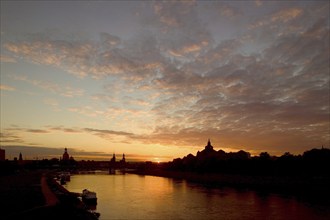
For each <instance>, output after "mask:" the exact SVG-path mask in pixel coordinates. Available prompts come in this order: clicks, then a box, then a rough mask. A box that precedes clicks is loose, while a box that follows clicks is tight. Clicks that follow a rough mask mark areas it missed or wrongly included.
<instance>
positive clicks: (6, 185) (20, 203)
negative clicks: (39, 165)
mask: <svg viewBox="0 0 330 220" xmlns="http://www.w3.org/2000/svg"><path fill="white" fill-rule="evenodd" d="M46 172H48V171H47V170H39V171H20V172H17V173H13V174H10V175H5V176H0V195H1V200H0V211H1V219H49V220H53V219H54V220H55V219H56V220H58V219H82V220H95V219H97V218H95V216H93V215H91V214H90V213H88V212H87V211H86V210H84V209H82V208H79V207H77V206H76V203H75V201H74V198H72V197H71V198H69V197H68V196H67V195H65V194H59V195H55V194H54V192H53V190H54V189H53V188H52V187H54V185H53V186H51V185H50V183H49V179H47V178H46V176H44V174H45V173H46ZM55 187H56V186H55ZM75 199H77V198H75Z"/></svg>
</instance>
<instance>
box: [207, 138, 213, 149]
mask: <svg viewBox="0 0 330 220" xmlns="http://www.w3.org/2000/svg"><path fill="white" fill-rule="evenodd" d="M205 150H207V151H213V146H212V145H211V141H210V138H209V140H208V142H207V145H206V146H205Z"/></svg>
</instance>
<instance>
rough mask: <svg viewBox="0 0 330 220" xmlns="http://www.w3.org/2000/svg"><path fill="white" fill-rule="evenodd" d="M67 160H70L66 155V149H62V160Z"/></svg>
mask: <svg viewBox="0 0 330 220" xmlns="http://www.w3.org/2000/svg"><path fill="white" fill-rule="evenodd" d="M69 159H70V156H69V154H68V149H67V148H65V149H64V153H63V157H62V160H64V161H68V160H69Z"/></svg>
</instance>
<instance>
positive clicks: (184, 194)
mask: <svg viewBox="0 0 330 220" xmlns="http://www.w3.org/2000/svg"><path fill="white" fill-rule="evenodd" d="M65 187H66V188H67V189H68V190H69V191H71V192H81V191H82V190H83V189H85V188H87V189H89V190H91V191H94V192H96V193H97V198H98V203H97V210H96V211H97V212H99V213H100V214H101V216H100V218H99V219H100V220H108V219H187V220H188V219H189V220H191V219H203V220H207V219H212V220H213V219H330V218H329V217H330V211H329V209H328V208H329V207H326V206H321V205H315V204H314V205H313V204H311V203H308V202H306V201H305V202H304V201H300V200H297V199H296V198H295V197H292V196H291V197H290V196H281V195H277V194H261V193H258V192H256V191H252V190H237V189H232V188H211V187H205V186H203V185H200V184H195V183H190V182H187V181H185V180H175V179H171V178H164V177H154V176H140V175H135V174H126V175H106V174H97V175H96V174H84V175H73V176H71V181H70V182H67V184H66V186H65Z"/></svg>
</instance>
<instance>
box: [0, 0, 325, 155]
mask: <svg viewBox="0 0 330 220" xmlns="http://www.w3.org/2000/svg"><path fill="white" fill-rule="evenodd" d="M196 4H197V5H198V4H199V2H190V1H180V2H172V1H171V2H154V5H153V7H152V9H153V11H152V13H151V15H150V14H148V15H147V17H146V18H145V20H143V19H142V22H146V20H148V22H146V23H145V24H146V27H145V28H144V29H143V30H142V31H141V32H139V33H138V34H136V35H134V36H133V37H131V38H129V39H127V40H122V39H121V38H120V37H118V36H115V35H112V34H109V33H101V34H100V38H99V40H94V41H92V40H85V41H75V40H60V39H52V38H44V37H41V36H37V35H36V36H35V37H34V38H33V39H32V40H22V41H12V42H7V43H6V44H5V45H4V48H5V49H6V50H7V52H8V53H11V54H12V55H13V56H14V57H21V58H23V59H24V60H26V61H29V62H36V63H41V64H46V65H51V66H56V67H58V68H61V69H63V70H65V71H67V72H69V73H71V74H75V75H77V76H78V77H86V76H91V77H92V78H96V79H105V80H104V84H103V85H104V87H103V93H102V92H100V93H98V94H92V95H91V98H92V100H93V101H95V102H97V101H100V102H102V104H105V105H106V107H105V108H99V109H97V108H95V107H92V105H90V106H83V107H80V106H74V107H71V108H69V109H68V110H69V111H72V112H76V113H80V114H82V115H86V116H90V117H98V116H101V117H103V118H106V119H109V118H110V119H114V118H116V117H117V116H122V118H121V117H118V118H120V119H123V120H122V122H127V121H128V120H131V121H133V120H135V121H139V120H141V117H139V115H140V116H141V115H143V118H144V119H145V121H144V123H143V125H141V124H140V125H139V126H140V127H143V126H145V124H148V123H147V122H150V121H152V122H153V123H150V124H148V126H149V128H150V129H149V131H148V132H145V133H143V134H138V135H137V134H134V133H133V132H130V131H129V130H128V128H125V129H126V130H125V129H123V130H121V131H117V130H111V129H110V130H102V129H96V128H80V129H73V130H71V132H76V131H77V132H87V133H91V134H94V135H97V136H99V137H102V138H105V139H109V137H112V136H119V137H121V138H122V139H125V140H123V141H131V140H139V141H141V142H142V143H148V144H151V143H158V144H163V145H169V146H171V145H185V146H188V145H190V144H191V143H196V144H204V142H205V140H206V139H207V138H209V137H210V138H212V139H214V141H215V142H216V143H218V144H219V145H218V146H221V147H223V146H229V147H232V148H242V147H245V148H246V149H256V148H258V149H265V148H267V147H268V148H269V149H274V148H275V147H277V148H278V149H282V148H283V149H284V148H285V147H290V148H291V149H296V148H298V146H301V147H305V148H307V147H311V146H315V145H317V144H320V143H328V142H329V138H330V137H329V120H328V119H329V118H328V115H329V102H328V100H329V24H328V22H327V21H328V18H329V14H328V11H325V9H326V8H327V7H325V6H328V3H327V4H325V3H322V4H321V3H319V4H316V6H313V7H312V8H307V7H303V6H299V7H297V6H290V7H285V8H284V7H277V8H276V9H272V10H270V11H271V12H270V14H268V15H265V16H264V15H262V16H261V17H260V16H258V15H256V16H255V17H254V20H253V22H252V23H251V24H250V25H249V26H248V27H246V29H243V31H242V32H240V33H236V35H233V36H232V37H230V38H226V39H217V40H218V41H215V40H214V39H213V35H212V32H211V31H210V30H209V29H208V26H207V25H205V24H203V22H202V21H201V19H200V18H201V17H200V15H199V14H198V8H197V7H196ZM252 4H256V6H259V8H264V7H266V3H263V4H262V5H260V2H259V1H256V2H253V3H252ZM324 5H325V6H324ZM253 8H256V7H255V6H253ZM218 9H219V10H221V11H220V12H219V13H222V14H221V16H224V17H226V16H227V17H232V18H235V17H237V16H239V14H240V10H239V8H235V7H231V6H230V4H224V3H221V4H220V5H219V8H218ZM314 10H315V11H317V12H319V13H317V14H315V15H314V14H313V11H314ZM243 15H244V14H243ZM147 18H148V19H147ZM245 22H246V23H248V22H250V21H245ZM21 80H23V81H26V82H29V83H31V84H33V85H36V86H38V87H40V88H43V89H45V90H48V91H51V92H54V93H55V92H56V93H58V92H61V94H62V95H64V96H70V95H69V94H71V96H82V95H84V91H81V90H78V91H76V90H75V89H73V88H66V87H60V86H58V85H56V84H52V83H47V82H43V81H40V80H30V79H26V78H24V79H21ZM63 91H66V92H63ZM149 97H153V98H149ZM124 116H125V117H124ZM141 121H143V120H141ZM146 121H147V122H146ZM139 122H140V121H139ZM122 124H123V123H122ZM58 129H59V130H61V131H63V132H70V130H65V129H70V128H58ZM213 137H214V138H213ZM286 151H287V150H286Z"/></svg>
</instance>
